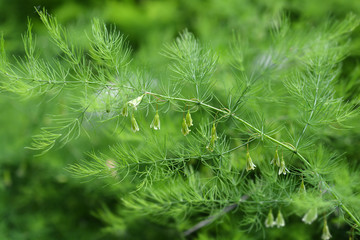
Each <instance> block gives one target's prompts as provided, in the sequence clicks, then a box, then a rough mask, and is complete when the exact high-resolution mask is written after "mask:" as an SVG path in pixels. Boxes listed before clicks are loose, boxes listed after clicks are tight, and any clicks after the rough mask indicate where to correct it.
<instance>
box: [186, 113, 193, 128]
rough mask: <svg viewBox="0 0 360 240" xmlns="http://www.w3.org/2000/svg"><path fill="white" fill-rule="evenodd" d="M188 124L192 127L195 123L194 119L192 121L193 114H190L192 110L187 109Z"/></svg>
mask: <svg viewBox="0 0 360 240" xmlns="http://www.w3.org/2000/svg"><path fill="white" fill-rule="evenodd" d="M186 125H187V126H188V127H191V126H192V125H193V121H192V118H191V114H190V110H188V111H187V114H186Z"/></svg>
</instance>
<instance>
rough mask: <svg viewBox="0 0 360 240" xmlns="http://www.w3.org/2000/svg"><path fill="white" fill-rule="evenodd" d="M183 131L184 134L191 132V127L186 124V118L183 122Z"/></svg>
mask: <svg viewBox="0 0 360 240" xmlns="http://www.w3.org/2000/svg"><path fill="white" fill-rule="evenodd" d="M181 132H182V134H184V136H186V135H188V134H189V133H190V129H189V127H188V125H187V124H186V119H185V118H183V121H182V124H181Z"/></svg>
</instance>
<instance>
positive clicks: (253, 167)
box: [246, 150, 256, 171]
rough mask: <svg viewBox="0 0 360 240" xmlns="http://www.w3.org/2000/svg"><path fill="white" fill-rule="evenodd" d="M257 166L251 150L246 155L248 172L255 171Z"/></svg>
mask: <svg viewBox="0 0 360 240" xmlns="http://www.w3.org/2000/svg"><path fill="white" fill-rule="evenodd" d="M255 167H256V165H255V164H254V163H253V161H252V159H251V157H250V152H249V150H248V151H247V153H246V171H250V170H255Z"/></svg>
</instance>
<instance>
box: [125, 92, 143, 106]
mask: <svg viewBox="0 0 360 240" xmlns="http://www.w3.org/2000/svg"><path fill="white" fill-rule="evenodd" d="M143 97H144V94H143V95H141V96H139V97H137V98H135V99H133V100H131V101H129V102H128V105H129V106H130V107H133V108H135V110H137V106H138V105H139V104H140V103H141V100H142V99H143Z"/></svg>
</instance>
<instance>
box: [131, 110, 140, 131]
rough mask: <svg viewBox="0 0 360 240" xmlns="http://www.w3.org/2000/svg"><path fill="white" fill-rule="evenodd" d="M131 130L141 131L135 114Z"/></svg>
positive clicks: (132, 117) (132, 116) (132, 118)
mask: <svg viewBox="0 0 360 240" xmlns="http://www.w3.org/2000/svg"><path fill="white" fill-rule="evenodd" d="M131 130H132V131H133V132H137V131H139V125H138V124H137V122H136V119H135V116H134V113H133V114H132V115H131Z"/></svg>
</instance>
